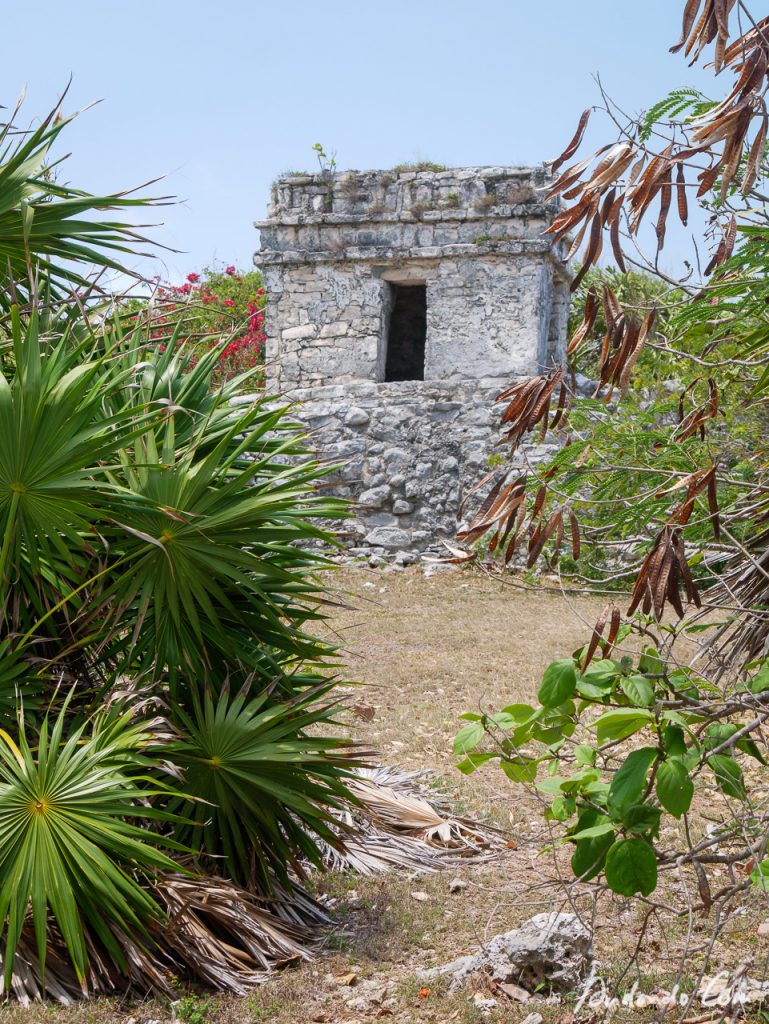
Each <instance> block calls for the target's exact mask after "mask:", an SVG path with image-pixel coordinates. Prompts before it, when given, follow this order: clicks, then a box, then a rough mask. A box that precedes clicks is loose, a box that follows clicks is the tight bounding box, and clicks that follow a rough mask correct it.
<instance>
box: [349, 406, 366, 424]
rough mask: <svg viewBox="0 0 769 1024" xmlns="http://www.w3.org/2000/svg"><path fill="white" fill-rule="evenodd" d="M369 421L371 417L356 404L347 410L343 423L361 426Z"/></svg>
mask: <svg viewBox="0 0 769 1024" xmlns="http://www.w3.org/2000/svg"><path fill="white" fill-rule="evenodd" d="M370 421H371V417H370V416H369V414H368V413H367V412H366V410H365V409H360V408H358V407H357V406H353V407H352V408H351V409H350V410H348V412H347V414H346V415H345V418H344V425H345V426H346V427H363V426H365V425H366V424H367V423H369V422H370Z"/></svg>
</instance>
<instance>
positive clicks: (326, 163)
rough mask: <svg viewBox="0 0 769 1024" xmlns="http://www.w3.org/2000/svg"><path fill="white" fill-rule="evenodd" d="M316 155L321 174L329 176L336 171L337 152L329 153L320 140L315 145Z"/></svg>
mask: <svg viewBox="0 0 769 1024" xmlns="http://www.w3.org/2000/svg"><path fill="white" fill-rule="evenodd" d="M312 148H313V150H314V151H315V156H316V157H317V160H318V166H319V167H320V171H321V174H323V175H324V176H328V175H331V174H335V173H336V169H337V168H336V152H332V153H331V154H329V153H327V152H326V151H325V149H324V148H323V145H322V144H321V143H320V142H316V143H314V145H313V147H312Z"/></svg>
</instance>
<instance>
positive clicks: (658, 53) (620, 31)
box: [0, 0, 707, 278]
mask: <svg viewBox="0 0 769 1024" xmlns="http://www.w3.org/2000/svg"><path fill="white" fill-rule="evenodd" d="M682 7H683V0H680V2H679V0H620V2H617V0H581V2H575V0H540V2H539V3H535V2H531V0H528V2H524V0H485V2H484V3H475V4H473V3H467V2H462V3H460V2H458V0H440V2H439V0H387V2H377V3H371V2H369V0H354V2H353V0H323V2H320V3H319V2H317V0H290V2H286V0H283V2H279V0H278V2H271V3H264V2H262V0H224V2H220V3H218V4H212V3H202V2H196V0H188V2H186V3H181V2H179V0H160V2H155V3H148V2H146V0H134V2H133V3H131V4H114V3H104V0H100V2H98V3H97V2H93V0H75V2H74V3H70V4H62V3H60V2H57V3H53V2H51V0H39V2H38V3H37V4H36V5H35V15H34V19H33V21H34V23H33V24H29V23H27V26H28V27H27V29H26V30H25V33H22V34H19V33H4V34H3V39H2V41H0V57H1V58H2V59H1V60H0V82H1V83H2V90H1V93H0V102H2V103H4V104H5V105H6V106H9V105H12V104H13V103H14V102H15V99H16V97H17V96H18V94H19V92H20V91H21V89H22V87H24V86H25V85H26V86H27V99H26V102H25V105H24V110H25V115H26V118H25V119H26V120H27V121H29V120H31V119H32V118H33V117H34V116H35V115H37V114H40V113H42V112H44V111H46V110H47V109H48V108H49V107H50V106H51V105H52V103H53V102H54V100H55V98H56V97H57V95H58V94H59V93H60V92H61V90H62V89H63V88H64V86H65V84H66V82H67V80H68V79H69V77H70V75H72V77H73V84H72V88H71V90H70V93H69V96H68V98H67V104H66V105H67V108H68V109H70V110H71V109H75V108H78V107H81V106H85V105H86V104H87V103H89V102H90V101H92V100H97V99H101V100H103V102H102V103H100V104H99V105H98V106H96V107H95V108H94V109H92V110H90V111H88V112H87V113H85V114H84V115H83V116H82V117H81V118H79V119H78V121H77V122H76V123H75V124H74V125H73V126H72V127H71V128H70V129H69V130H68V131H67V133H66V135H65V136H63V137H62V141H63V145H64V147H65V148H66V149H68V150H71V151H72V157H71V159H70V160H69V161H68V162H67V165H66V167H65V170H64V174H63V176H64V177H66V178H67V179H68V180H70V181H71V182H73V183H74V184H76V185H78V186H80V187H83V188H88V189H89V190H91V191H101V190H116V189H120V188H126V187H131V186H134V185H136V184H139V183H140V182H142V181H145V180H147V179H149V178H154V177H157V176H163V178H164V181H163V182H162V184H161V185H160V186H156V188H160V189H161V190H162V191H163V192H164V193H172V194H174V195H176V196H177V197H178V199H179V205H177V206H175V207H171V208H167V209H164V210H163V211H160V213H159V214H158V215H156V216H155V217H153V219H162V221H163V222H164V223H163V225H162V226H161V227H158V229H157V230H156V231H155V237H156V238H157V239H158V240H159V241H162V242H164V243H165V244H167V245H169V246H172V247H174V248H176V249H180V250H184V254H182V255H174V254H168V255H167V256H166V257H165V260H164V264H161V265H159V266H158V267H157V268H156V270H155V272H157V273H161V274H162V275H164V276H170V277H172V278H173V277H178V276H181V275H182V274H184V273H186V272H187V270H190V269H199V268H200V267H201V266H203V265H205V264H207V263H210V262H211V261H212V260H214V259H219V260H222V261H225V262H227V263H236V264H237V265H238V266H240V267H246V266H250V263H251V258H252V254H253V252H254V250H255V249H256V248H257V244H258V236H257V233H256V231H255V230H254V228H253V226H252V225H253V221H254V220H255V219H259V218H261V217H262V216H263V215H264V212H265V206H266V203H267V200H268V195H269V187H270V183H271V181H272V179H273V178H274V177H275V176H276V175H277V174H278V173H279V172H281V171H284V170H300V169H311V168H312V167H313V165H314V161H315V156H314V154H313V152H312V145H313V143H314V142H321V143H322V144H323V145H324V146H325V148H326V149H327V150H335V151H336V157H337V161H338V164H339V166H340V168H349V167H354V168H358V169H365V168H371V167H390V166H392V165H393V164H396V163H400V162H403V161H406V160H414V159H430V160H434V161H437V162H440V163H445V164H449V165H454V166H474V165H482V164H497V163H498V164H519V163H540V162H542V161H543V160H544V159H547V158H552V157H553V156H555V155H556V154H557V153H558V152H559V151H560V149H562V148H563V146H564V145H565V142H566V141H567V140H568V138H569V137H570V136H571V134H572V133H573V130H574V127H575V124H576V121H577V118H578V117H579V114H580V112H581V111H582V109H583V108H584V107H586V106H588V105H590V104H591V103H593V102H595V101H596V98H597V86H596V85H595V82H594V81H593V78H592V75H593V74H594V73H595V72H600V74H601V77H602V80H603V82H604V84H605V86H606V88H607V90H608V91H609V92H610V93H611V94H612V95H613V96H614V97H615V98H616V100H617V101H618V102H620V103H621V104H622V105H623V106H624V107H625V108H626V109H628V110H631V111H636V110H638V109H640V108H642V107H644V106H648V105H649V104H650V103H651V102H652V101H653V100H655V99H656V98H659V97H661V96H663V95H664V94H665V93H666V92H667V91H668V90H669V89H670V88H674V87H677V86H679V85H681V84H684V83H691V82H692V81H694V82H698V81H700V82H707V78H704V77H702V76H701V73H698V72H694V73H692V72H691V71H689V70H688V69H687V68H686V65H685V62H684V61H683V60H682V59H681V57H680V56H673V55H670V54H668V52H667V48H668V47H669V46H670V45H671V44H672V43H673V42H674V41H675V40H676V38H677V36H678V32H679V29H680V19H681V9H682ZM607 132H608V129H606V131H605V132H604V135H606V134H607ZM596 137H597V136H596ZM602 141H608V139H604V138H602ZM676 252H677V250H676V248H675V247H674V248H673V249H672V250H671V254H670V256H669V257H668V259H670V260H672V259H674V257H675V255H676Z"/></svg>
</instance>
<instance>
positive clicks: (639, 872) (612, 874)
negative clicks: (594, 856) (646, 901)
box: [604, 839, 657, 896]
mask: <svg viewBox="0 0 769 1024" xmlns="http://www.w3.org/2000/svg"><path fill="white" fill-rule="evenodd" d="M604 874H605V875H606V883H607V885H608V886H609V888H610V889H611V890H612V892H616V893H619V895H620V896H634V895H635V894H636V893H641V895H642V896H650V895H651V894H652V893H653V892H654V890H655V889H656V888H657V858H656V857H655V856H654V850H653V849H652V848H651V846H649V844H648V843H646V842H644V840H643V839H620V840H618V841H617V842H616V843H614V845H613V846H612V847H611V848H610V850H609V851H608V853H607V854H606V865H605V867H604Z"/></svg>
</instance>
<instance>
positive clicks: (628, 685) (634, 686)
mask: <svg viewBox="0 0 769 1024" xmlns="http://www.w3.org/2000/svg"><path fill="white" fill-rule="evenodd" d="M619 685H620V688H621V690H622V692H623V693H624V694H625V696H626V697H627V698H628V700H630V701H632V702H633V704H635V705H636V706H637V707H648V706H649V705H650V704H652V703H653V702H654V687H653V685H652V683H651V681H650V680H649V679H646V678H644V676H622V677H621V678H620V681H619Z"/></svg>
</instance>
